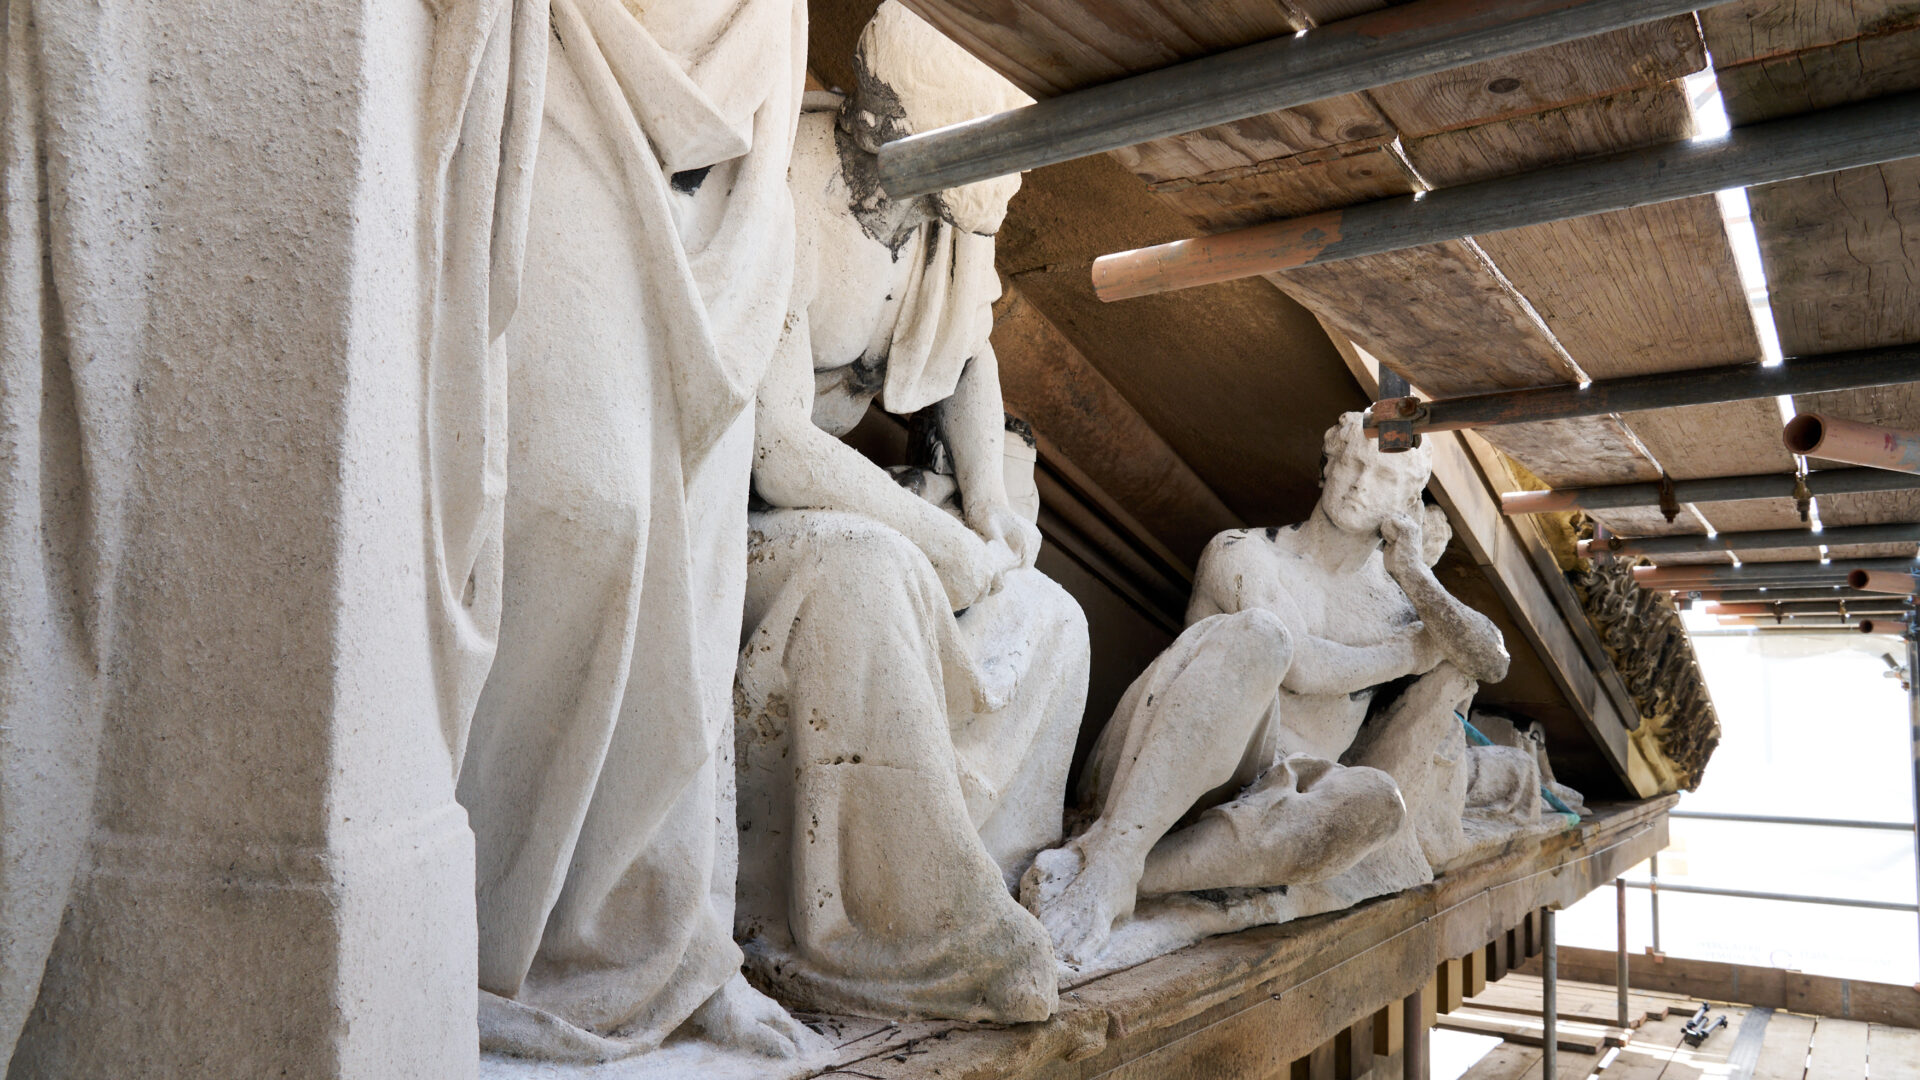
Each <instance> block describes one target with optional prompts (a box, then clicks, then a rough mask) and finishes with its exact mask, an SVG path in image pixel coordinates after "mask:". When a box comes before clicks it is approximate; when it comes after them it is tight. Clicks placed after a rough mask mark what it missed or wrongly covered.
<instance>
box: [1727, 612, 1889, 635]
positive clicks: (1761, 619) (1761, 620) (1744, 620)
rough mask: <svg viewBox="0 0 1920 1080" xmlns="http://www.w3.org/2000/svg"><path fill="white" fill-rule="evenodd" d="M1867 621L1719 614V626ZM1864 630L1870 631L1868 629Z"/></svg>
mask: <svg viewBox="0 0 1920 1080" xmlns="http://www.w3.org/2000/svg"><path fill="white" fill-rule="evenodd" d="M1869 621H1871V620H1862V619H1860V618H1859V617H1858V616H1840V615H1783V616H1780V617H1777V618H1776V617H1774V616H1772V615H1722V616H1720V625H1721V626H1802V627H1812V626H1846V627H1859V626H1862V625H1864V623H1865V622H1869ZM1865 632H1866V633H1871V632H1872V631H1871V630H1868V631H1865Z"/></svg>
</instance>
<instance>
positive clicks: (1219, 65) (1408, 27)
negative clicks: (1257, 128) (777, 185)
mask: <svg viewBox="0 0 1920 1080" xmlns="http://www.w3.org/2000/svg"><path fill="white" fill-rule="evenodd" d="M1715 2H1716V0H1705V2H1702V0H1507V2H1505V3H1500V4H1488V3H1484V2H1478V0H1419V2H1416V3H1412V4H1406V5H1401V6H1395V7H1393V8H1390V9H1388V10H1386V11H1380V12H1375V13H1372V14H1366V15H1359V16H1355V17H1354V18H1350V19H1341V20H1339V21H1338V22H1334V23H1332V24H1330V25H1328V26H1322V27H1316V28H1314V29H1312V30H1309V31H1306V32H1305V33H1300V34H1289V35H1287V36H1285V37H1278V38H1272V39H1269V40H1267V41H1262V42H1256V43H1255V44H1252V45H1246V46H1243V47H1241V48H1238V49H1233V50H1230V51H1227V52H1223V53H1219V54H1217V55H1214V56H1207V57H1202V58H1200V59H1196V60H1188V61H1186V62H1185V63H1180V64H1174V65H1172V66H1170V67H1164V68H1161V69H1159V70H1157V71H1148V72H1143V73H1141V74H1139V75H1133V76H1129V77H1127V78H1122V79H1115V80H1113V81H1112V82H1106V83H1101V84H1100V85H1097V86H1092V87H1088V88H1086V89H1084V90H1074V91H1070V92H1068V93H1065V94H1061V95H1059V96H1057V97H1051V98H1047V99H1046V100H1044V101H1039V102H1036V103H1034V104H1032V105H1028V106H1026V107H1024V108H1020V109H1013V110H1010V111H1008V112H1003V113H996V114H994V115H993V116H983V117H981V118H979V119H977V120H970V121H967V122H965V123H961V124H953V125H951V126H948V127H943V128H937V129H935V130H933V131H928V132H924V133H922V134H919V135H911V136H908V137H906V138H903V139H896V140H894V141H893V142H890V143H887V144H886V145H884V146H882V147H881V148H880V183H881V185H882V186H884V187H885V188H886V189H887V192H888V193H889V194H891V195H892V196H894V197H895V198H906V197H908V196H912V195H924V194H926V193H928V192H931V191H940V190H943V189H946V188H953V187H959V186H960V185H962V184H971V183H973V182H975V181H978V180H989V179H992V178H993V177H996V176H1006V175H1009V174H1012V173H1018V172H1024V171H1026V170H1027V169H1037V168H1039V167H1040V166H1042V165H1051V164H1054V163H1055V162H1060V161H1071V160H1073V159H1074V158H1081V157H1087V156H1089V155H1092V154H1102V153H1105V152H1107V151H1109V150H1118V149H1120V148H1121V147H1124V146H1135V145H1138V144H1140V143H1143V142H1150V141H1152V140H1154V139H1161V138H1166V137H1167V136H1170V135H1184V134H1186V133H1187V132H1190V131H1199V130H1200V129H1201V128H1208V127H1212V126H1214V125H1215V124H1230V123H1232V122H1233V121H1235V120H1245V119H1246V118H1248V117H1250V116H1259V115H1260V114H1262V113H1269V112H1274V111H1276V110H1278V109H1290V108H1293V107H1294V106H1297V105H1306V104H1309V103H1311V102H1315V101H1322V100H1325V99H1327V98H1332V97H1339V96H1341V95H1342V94H1351V93H1356V92H1358V91H1362V90H1369V89H1372V88H1373V87H1376V86H1385V85H1387V84H1388V83H1396V82H1401V81H1403V80H1406V79H1412V78H1418V77H1419V76H1422V75H1431V74H1433V73H1435V72H1440V71H1447V70H1450V69H1452V68H1457V67H1461V66H1464V65H1466V64H1473V63H1478V62H1480V61H1484V60H1494V59H1498V58H1500V57H1503V56H1512V55H1514V54H1515V53H1521V52H1526V51H1528V50H1531V49H1540V48H1545V47H1546V46H1549V45H1556V44H1559V43H1560V42H1564V41H1573V40H1576V39H1579V38H1584V37H1592V36H1593V35H1595V34H1604V33H1607V32H1609V31H1612V30H1619V29H1623V28H1625V27H1629V26H1635V25H1638V24H1640V23H1646V22H1652V21H1654V20H1656V19H1661V18H1666V17H1669V16H1673V15H1684V14H1686V13H1688V12H1690V11H1692V10H1693V9H1695V8H1700V7H1711V6H1713V4H1714V3H1715ZM1720 2H1724V0H1720Z"/></svg>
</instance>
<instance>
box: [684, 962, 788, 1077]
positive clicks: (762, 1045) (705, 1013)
mask: <svg viewBox="0 0 1920 1080" xmlns="http://www.w3.org/2000/svg"><path fill="white" fill-rule="evenodd" d="M688 1023H690V1024H692V1025H693V1026H694V1027H696V1028H699V1029H700V1031H701V1032H702V1033H703V1034H705V1035H706V1037H707V1038H709V1039H711V1040H713V1041H714V1042H717V1043H719V1044H721V1045H722V1046H731V1047H735V1048H737V1049H741V1050H751V1051H753V1052H754V1053H757V1054H764V1055H766V1056H767V1057H773V1058H793V1057H799V1056H800V1055H801V1054H803V1053H804V1052H805V1051H806V1049H807V1046H808V1043H809V1041H810V1040H809V1033H808V1032H807V1029H806V1027H805V1026H803V1025H802V1024H801V1023H800V1021H798V1020H795V1019H794V1018H793V1017H791V1016H788V1015H787V1010H785V1009H783V1008H781V1007H780V1005H779V1003H778V1002H776V1001H774V1000H773V999H772V998H770V997H768V996H767V995H765V994H762V993H761V992H760V991H758V990H755V989H754V988H753V987H751V986H748V985H747V980H746V978H745V977H744V976H742V975H740V974H739V973H738V972H736V973H735V974H734V976H733V978H731V979H728V980H727V981H726V982H725V983H724V984H723V985H722V986H721V987H720V989H718V990H715V991H714V992H713V996H712V997H710V998H708V999H707V1000H706V1001H705V1002H704V1003H702V1004H701V1006H700V1007H699V1008H698V1009H695V1010H694V1012H693V1015H692V1016H691V1017H689V1018H688Z"/></svg>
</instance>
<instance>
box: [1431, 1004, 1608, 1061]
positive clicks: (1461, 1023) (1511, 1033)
mask: <svg viewBox="0 0 1920 1080" xmlns="http://www.w3.org/2000/svg"><path fill="white" fill-rule="evenodd" d="M1434 1026H1438V1028H1442V1030H1448V1032H1467V1034H1473V1036H1498V1038H1501V1040H1505V1042H1511V1043H1519V1045H1540V1047H1544V1045H1546V1032H1542V1024H1540V1020H1534V1022H1532V1024H1530V1026H1528V1022H1526V1020H1524V1019H1523V1017H1515V1015H1505V1017H1475V1015H1465V1013H1452V1015H1446V1017H1440V1022H1438V1024H1434ZM1553 1045H1557V1047H1559V1049H1565V1051H1569V1053H1584V1055H1590V1057H1599V1051H1601V1049H1605V1045H1607V1038H1605V1036H1603V1034H1597V1032H1578V1030H1569V1028H1561V1026H1555V1030H1553Z"/></svg>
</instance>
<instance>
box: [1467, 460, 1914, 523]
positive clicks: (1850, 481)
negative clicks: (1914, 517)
mask: <svg viewBox="0 0 1920 1080" xmlns="http://www.w3.org/2000/svg"><path fill="white" fill-rule="evenodd" d="M1793 485H1794V477H1793V475H1792V474H1791V473H1757V474H1753V475H1749V476H1714V477H1708V478H1706V479H1701V480H1675V481H1674V482H1673V497H1674V499H1675V501H1677V502H1683V503H1690V502H1691V503H1704V502H1734V501H1737V500H1740V499H1791V498H1793ZM1916 488H1920V476H1916V475H1914V474H1912V473H1899V472H1889V471H1887V470H1885V469H1821V470H1819V471H1818V472H1810V473H1808V474H1807V490H1808V491H1810V492H1812V493H1813V494H1814V495H1815V496H1821V495H1854V494H1859V493H1862V492H1869V491H1911V490H1914V489H1916ZM1659 505H1660V485H1659V484H1657V483H1638V484H1608V485H1606V486H1604V487H1587V488H1561V489H1559V490H1556V491H1509V492H1506V493H1504V494H1502V495H1501V496H1500V512H1501V513H1503V514H1551V513H1555V512H1558V511H1562V510H1619V509H1624V508H1626V507H1633V506H1659Z"/></svg>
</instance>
